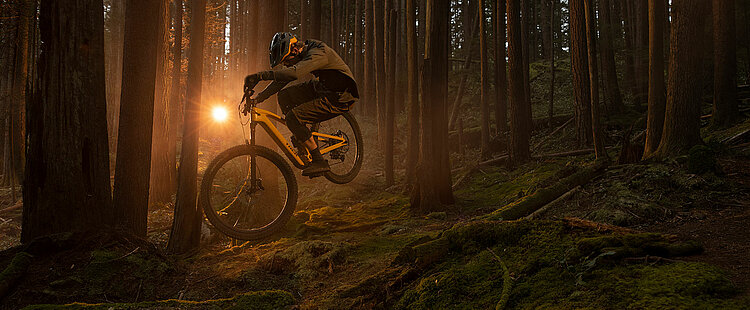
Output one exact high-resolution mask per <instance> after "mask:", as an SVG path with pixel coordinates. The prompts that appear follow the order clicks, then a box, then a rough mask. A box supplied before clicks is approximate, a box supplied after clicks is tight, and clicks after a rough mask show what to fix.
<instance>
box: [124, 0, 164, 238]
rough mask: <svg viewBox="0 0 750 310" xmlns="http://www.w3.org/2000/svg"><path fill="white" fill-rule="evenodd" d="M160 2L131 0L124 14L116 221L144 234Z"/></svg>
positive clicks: (132, 230)
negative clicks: (146, 3)
mask: <svg viewBox="0 0 750 310" xmlns="http://www.w3.org/2000/svg"><path fill="white" fill-rule="evenodd" d="M160 7H161V5H160V3H159V2H158V1H151V2H149V3H148V5H145V4H143V3H140V2H137V1H133V0H129V1H128V4H127V10H126V13H125V51H124V52H123V54H124V55H123V70H122V97H121V99H120V102H121V104H120V129H119V132H118V137H117V161H116V165H115V185H114V191H113V195H112V198H113V202H114V207H115V216H116V218H117V221H118V226H121V227H122V228H124V229H126V230H128V231H129V232H132V233H134V234H135V235H138V236H141V237H146V230H147V229H146V223H147V217H148V189H149V187H148V185H149V176H150V168H151V136H152V131H153V120H154V119H153V117H154V91H155V85H154V81H155V80H156V57H157V51H158V49H159V42H160V39H161V38H160V37H159V31H154V29H158V28H159V15H160V12H159V9H160Z"/></svg>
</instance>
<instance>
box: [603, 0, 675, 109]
mask: <svg viewBox="0 0 750 310" xmlns="http://www.w3.org/2000/svg"><path fill="white" fill-rule="evenodd" d="M609 3H610V2H609V0H600V1H599V20H600V23H599V25H600V28H601V40H602V52H601V57H602V60H601V63H602V74H604V85H605V87H604V91H605V97H606V98H607V99H608V101H609V107H610V111H613V112H621V111H623V110H624V109H625V106H624V105H623V103H622V94H621V93H620V85H619V83H618V82H617V65H616V64H615V52H614V50H615V47H614V43H613V42H614V38H615V36H614V35H613V33H614V32H613V31H612V28H613V23H614V19H613V18H612V14H611V13H610V12H611V6H610V4H609ZM662 71H663V70H662Z"/></svg>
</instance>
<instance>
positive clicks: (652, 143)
mask: <svg viewBox="0 0 750 310" xmlns="http://www.w3.org/2000/svg"><path fill="white" fill-rule="evenodd" d="M662 2H664V0H649V1H648V14H649V55H648V62H649V73H648V114H647V116H646V144H645V147H644V151H643V158H644V159H645V158H649V157H650V156H651V154H653V153H654V151H656V148H658V147H659V142H660V141H661V133H662V130H663V129H664V110H665V109H666V104H667V102H666V101H667V98H666V95H667V94H666V87H665V84H664V4H663V3H662Z"/></svg>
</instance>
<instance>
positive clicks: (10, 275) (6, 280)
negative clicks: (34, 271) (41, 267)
mask: <svg viewBox="0 0 750 310" xmlns="http://www.w3.org/2000/svg"><path fill="white" fill-rule="evenodd" d="M30 264H31V254H28V253H26V252H19V253H18V254H16V256H14V257H13V260H11V261H10V264H9V265H8V267H5V270H3V272H0V298H2V297H3V296H5V294H6V293H8V291H9V290H10V289H11V288H12V287H13V285H15V283H16V282H18V279H20V278H21V277H22V276H23V275H24V274H25V273H26V269H28V268H29V265H30Z"/></svg>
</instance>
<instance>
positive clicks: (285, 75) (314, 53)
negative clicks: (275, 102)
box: [255, 48, 328, 102]
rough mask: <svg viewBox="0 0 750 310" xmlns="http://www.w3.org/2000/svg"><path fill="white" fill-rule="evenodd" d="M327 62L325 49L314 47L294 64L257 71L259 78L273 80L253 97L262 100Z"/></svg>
mask: <svg viewBox="0 0 750 310" xmlns="http://www.w3.org/2000/svg"><path fill="white" fill-rule="evenodd" d="M327 64H328V57H327V56H326V54H325V50H324V49H322V48H314V49H311V50H310V51H308V52H307V57H305V58H304V59H302V60H300V62H298V63H297V64H295V65H294V66H291V67H282V68H280V69H276V70H268V71H263V72H259V73H257V75H258V77H260V80H273V82H272V83H271V84H269V85H268V86H267V87H266V89H264V90H263V91H262V92H261V93H260V94H258V96H257V97H255V99H256V100H258V101H259V102H263V101H264V100H266V99H268V97H271V96H273V94H275V93H277V92H278V91H280V90H281V89H282V88H284V86H286V85H287V84H289V83H290V82H292V81H294V80H297V79H299V78H301V77H304V76H305V75H307V74H310V72H312V71H315V70H317V69H320V68H322V67H323V66H325V65H327Z"/></svg>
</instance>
